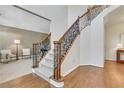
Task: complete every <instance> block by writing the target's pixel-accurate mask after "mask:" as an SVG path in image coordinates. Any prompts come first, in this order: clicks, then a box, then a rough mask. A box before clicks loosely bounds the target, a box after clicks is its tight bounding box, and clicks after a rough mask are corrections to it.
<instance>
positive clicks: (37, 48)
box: [33, 33, 51, 68]
mask: <svg viewBox="0 0 124 93" xmlns="http://www.w3.org/2000/svg"><path fill="white" fill-rule="evenodd" d="M50 36H51V33H49V34H48V36H47V37H46V38H45V39H44V40H43V41H41V42H38V43H34V44H33V68H36V67H38V66H39V62H40V61H41V60H42V58H43V57H44V56H45V55H46V53H47V52H48V51H49V50H50V48H51V46H50Z"/></svg>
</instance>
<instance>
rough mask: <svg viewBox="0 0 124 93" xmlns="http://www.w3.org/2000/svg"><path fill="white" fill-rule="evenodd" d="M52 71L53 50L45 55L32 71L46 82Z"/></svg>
mask: <svg viewBox="0 0 124 93" xmlns="http://www.w3.org/2000/svg"><path fill="white" fill-rule="evenodd" d="M53 70H54V48H51V50H50V51H49V52H48V53H47V55H46V56H45V57H44V58H43V60H41V62H40V63H39V67H38V68H35V69H34V72H35V73H36V74H37V75H39V76H41V77H42V78H43V79H45V80H46V81H49V77H51V76H52V75H53Z"/></svg>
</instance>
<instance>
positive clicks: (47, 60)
mask: <svg viewBox="0 0 124 93" xmlns="http://www.w3.org/2000/svg"><path fill="white" fill-rule="evenodd" d="M45 61H46V62H51V63H53V62H54V59H50V58H49V59H48V58H45Z"/></svg>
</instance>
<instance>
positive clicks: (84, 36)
mask: <svg viewBox="0 0 124 93" xmlns="http://www.w3.org/2000/svg"><path fill="white" fill-rule="evenodd" d="M90 33H91V31H90V26H87V27H86V28H85V29H83V30H82V31H81V33H80V65H89V64H90Z"/></svg>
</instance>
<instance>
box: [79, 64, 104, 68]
mask: <svg viewBox="0 0 124 93" xmlns="http://www.w3.org/2000/svg"><path fill="white" fill-rule="evenodd" d="M87 65H91V66H96V67H102V68H103V67H104V65H99V64H80V66H87Z"/></svg>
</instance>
